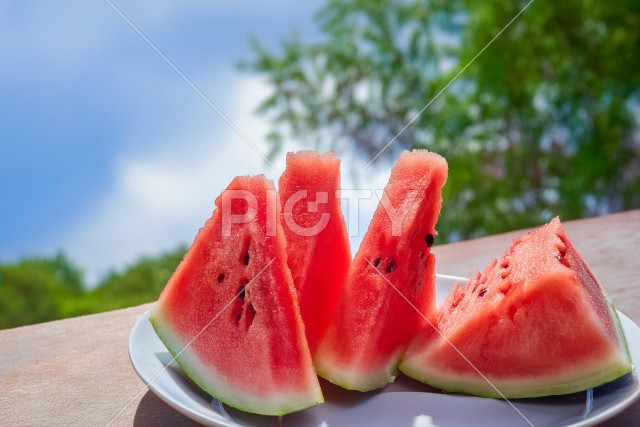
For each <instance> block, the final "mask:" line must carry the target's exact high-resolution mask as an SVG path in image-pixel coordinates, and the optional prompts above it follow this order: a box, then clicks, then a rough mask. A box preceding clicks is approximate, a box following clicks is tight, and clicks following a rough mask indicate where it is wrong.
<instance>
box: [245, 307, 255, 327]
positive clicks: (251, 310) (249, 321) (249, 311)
mask: <svg viewBox="0 0 640 427" xmlns="http://www.w3.org/2000/svg"><path fill="white" fill-rule="evenodd" d="M246 317H247V329H249V326H251V324H252V323H253V319H254V317H256V309H255V307H254V306H253V304H249V307H247V316H246Z"/></svg>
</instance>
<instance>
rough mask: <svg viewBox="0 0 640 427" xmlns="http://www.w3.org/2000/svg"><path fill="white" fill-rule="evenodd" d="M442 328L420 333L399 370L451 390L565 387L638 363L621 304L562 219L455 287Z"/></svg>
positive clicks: (442, 312)
mask: <svg viewBox="0 0 640 427" xmlns="http://www.w3.org/2000/svg"><path fill="white" fill-rule="evenodd" d="M435 327H436V328H438V330H439V331H440V332H439V333H438V332H437V331H436V330H435V328H433V327H431V326H427V327H426V328H425V330H424V331H423V332H422V333H420V334H418V335H417V336H416V338H415V339H414V340H413V342H412V343H411V346H410V347H409V349H408V350H407V352H406V354H405V355H404V357H403V360H402V362H401V364H400V369H401V370H402V371H403V372H404V373H406V374H407V375H409V376H411V377H414V378H416V379H418V380H420V381H423V382H425V383H427V384H429V385H431V386H434V387H437V388H441V389H444V390H448V391H459V392H464V393H469V394H476V395H481V396H488V397H507V398H520V397H537V396H546V395H557V394H567V393H573V392H577V391H580V390H584V389H587V388H591V387H595V386H598V385H601V384H604V383H606V382H609V381H611V380H613V379H615V378H618V377H620V376H622V375H624V374H625V373H627V372H629V371H631V369H632V367H631V361H630V356H629V353H628V350H627V348H626V343H625V339H624V334H623V332H622V329H621V327H620V324H619V322H618V318H617V315H616V313H615V310H614V309H613V307H612V304H611V302H610V301H608V299H607V297H606V293H605V292H604V291H603V289H602V287H601V286H600V285H599V284H598V282H597V280H596V278H595V276H594V275H593V273H592V272H591V270H590V269H589V267H588V266H587V264H586V263H585V261H584V260H583V259H582V257H581V256H580V254H579V253H578V251H577V250H576V248H575V247H574V245H573V244H572V243H571V241H570V240H569V237H568V236H567V234H566V233H565V231H564V229H563V227H562V225H561V224H560V221H559V219H558V218H555V219H553V220H552V221H551V222H550V223H549V224H547V225H545V226H543V227H542V228H540V229H537V230H535V231H532V232H530V233H528V234H526V235H525V236H523V237H521V238H518V239H516V240H514V242H513V245H512V246H511V248H509V249H508V250H507V251H506V252H505V253H504V254H503V255H502V257H501V258H500V259H498V260H494V261H493V262H492V263H491V264H490V265H489V266H488V267H487V268H486V269H485V270H484V272H483V273H482V274H480V273H478V274H476V275H475V276H474V277H472V278H471V279H470V280H469V281H468V282H467V284H466V285H465V286H464V287H461V286H459V285H456V286H455V287H454V289H453V290H452V291H451V293H450V294H449V296H448V298H447V300H446V301H445V302H444V303H443V304H442V306H441V307H439V309H438V311H437V314H436V320H435ZM461 354H462V355H464V357H462V356H461ZM465 358H466V359H465ZM478 371H479V372H481V373H482V375H483V376H484V378H483V377H482V376H481V375H480V374H479V373H478Z"/></svg>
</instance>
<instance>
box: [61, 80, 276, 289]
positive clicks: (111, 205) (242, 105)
mask: <svg viewBox="0 0 640 427" xmlns="http://www.w3.org/2000/svg"><path fill="white" fill-rule="evenodd" d="M233 86H234V91H233V92H234V93H233V96H234V99H235V100H236V103H235V107H234V110H233V111H231V112H229V117H230V118H231V120H232V121H233V122H234V123H235V124H236V125H237V126H238V127H239V128H240V129H242V131H243V132H244V133H245V134H246V135H247V136H248V137H249V138H250V139H251V140H252V141H253V142H254V143H255V144H256V145H258V146H260V147H261V148H262V149H263V150H264V151H266V147H264V143H262V142H261V141H262V140H263V138H262V137H263V135H264V133H265V132H266V123H265V122H264V121H263V120H261V119H259V118H257V117H255V116H254V115H253V109H254V108H255V102H256V101H255V100H256V99H260V98H259V97H260V96H261V95H260V93H261V91H264V89H263V88H262V87H261V86H260V85H259V84H258V83H257V82H256V81H254V80H251V79H237V80H236V81H235V82H233ZM249 94H251V95H252V96H249ZM256 96H258V98H256ZM198 107H200V108H202V106H201V105H199V106H198ZM205 108H206V107H205ZM211 114H212V115H215V112H213V111H211ZM193 125H194V124H193V123H188V124H187V127H183V126H181V127H178V128H176V130H175V132H173V133H172V137H171V138H170V139H169V138H168V139H167V140H165V141H159V143H157V144H155V146H157V149H156V150H155V151H153V152H148V153H146V154H144V155H137V156H128V157H123V158H121V159H119V161H118V162H117V166H116V173H115V177H116V178H115V181H114V183H113V185H112V187H111V188H110V189H109V190H108V191H107V193H106V194H105V195H104V196H102V197H100V198H99V199H98V200H97V201H96V202H95V203H94V204H93V205H92V206H91V207H90V208H89V209H88V210H87V211H86V213H85V214H84V215H83V216H82V217H81V218H80V220H79V221H77V222H76V223H75V224H74V226H73V227H72V229H70V230H68V231H67V233H65V235H63V236H60V237H61V239H60V241H63V242H65V243H64V249H65V251H67V252H68V253H69V255H70V256H71V257H72V259H74V260H76V261H77V262H78V263H79V264H80V265H81V266H82V267H83V268H84V269H85V271H86V272H87V276H88V277H87V278H88V281H89V282H90V283H95V282H96V281H97V280H98V279H99V277H100V275H101V274H104V273H105V272H106V271H108V270H109V269H112V268H122V267H124V266H125V265H127V264H128V263H131V262H133V261H135V259H137V258H138V257H139V256H141V255H155V254H157V253H159V252H162V251H166V250H169V249H173V248H175V247H176V246H177V245H178V244H179V243H181V242H182V243H190V242H191V240H192V239H193V237H194V236H195V234H196V232H197V230H198V228H199V227H200V226H201V225H202V224H203V223H204V221H205V220H206V219H207V218H208V217H209V216H210V215H211V212H212V210H213V206H214V205H213V201H214V199H215V197H216V196H217V195H218V194H219V193H220V191H222V190H223V189H224V188H225V187H226V186H227V185H228V184H229V182H230V181H231V180H232V179H233V177H235V176H236V175H244V174H257V173H265V174H266V175H267V176H269V177H270V178H277V176H278V175H279V171H274V170H272V169H271V168H270V167H269V166H268V165H266V164H265V163H264V161H263V160H262V158H261V157H260V156H259V155H258V154H257V153H256V152H254V151H253V149H252V148H250V147H249V146H248V145H247V144H246V143H245V142H244V141H243V140H242V139H241V138H240V137H239V136H238V135H237V134H236V133H235V132H234V131H233V130H232V129H231V128H230V127H227V126H225V125H219V126H216V128H214V129H212V128H211V127H210V126H207V123H200V125H199V126H198V127H195V128H194V127H192V126H193ZM213 141H226V143H223V144H220V143H214V142H213ZM143 145H144V146H147V145H148V144H143Z"/></svg>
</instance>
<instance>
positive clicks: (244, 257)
mask: <svg viewBox="0 0 640 427" xmlns="http://www.w3.org/2000/svg"><path fill="white" fill-rule="evenodd" d="M250 244H251V236H246V237H245V238H244V242H243V244H242V252H241V256H240V261H241V262H242V263H243V264H244V265H249V245H250Z"/></svg>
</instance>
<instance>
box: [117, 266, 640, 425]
mask: <svg viewBox="0 0 640 427" xmlns="http://www.w3.org/2000/svg"><path fill="white" fill-rule="evenodd" d="M460 280H464V279H461V278H456V277H451V276H441V275H438V276H437V278H436V292H437V297H438V298H437V299H438V300H439V301H440V300H442V299H443V298H444V297H445V296H446V295H447V294H448V292H449V290H450V289H451V286H452V285H453V283H454V282H456V281H460ZM619 316H620V321H621V322H622V327H623V328H624V331H625V334H626V337H627V342H628V344H629V349H630V351H631V356H632V358H633V364H634V366H640V328H639V327H638V326H637V325H636V324H634V323H633V322H632V321H631V320H630V319H629V318H627V317H626V316H624V315H623V314H621V313H619ZM129 356H130V357H131V363H132V364H133V368H134V369H135V370H136V372H137V373H138V375H139V376H140V378H142V380H143V381H144V382H145V383H146V384H147V385H148V386H149V388H150V389H151V390H152V391H153V392H154V393H155V394H157V395H158V397H160V399H162V400H163V401H164V402H166V403H167V404H168V405H170V406H172V407H173V408H175V409H176V410H178V411H180V412H182V413H183V414H184V415H186V416H188V417H190V418H192V419H194V420H196V421H199V422H201V423H203V424H208V425H215V426H225V427H237V426H278V425H280V424H279V420H278V418H277V417H265V416H259V415H253V414H247V413H244V412H241V411H238V410H235V409H233V408H230V407H228V406H225V405H222V404H221V403H220V402H219V401H218V400H216V399H212V398H211V397H210V396H209V395H208V394H207V393H205V392H204V391H202V390H200V388H198V386H197V385H195V384H194V383H193V382H192V381H191V380H190V379H189V378H188V377H187V376H186V375H185V374H184V373H183V372H182V370H181V369H180V367H179V366H178V365H177V364H176V363H175V362H174V361H172V357H171V355H170V354H169V352H168V351H167V349H166V348H165V346H164V345H163V344H162V342H161V341H160V340H159V339H158V337H157V335H156V333H155V331H154V330H153V328H152V326H151V323H150V322H149V312H146V313H145V314H144V315H143V316H142V317H141V318H140V319H139V320H138V321H137V322H136V324H135V326H134V327H133V330H132V331H131V336H130V337H129ZM321 386H322V390H323V393H324V397H325V403H324V404H322V405H318V406H315V407H313V408H310V409H307V410H304V411H301V412H297V413H294V414H290V415H286V416H284V417H283V420H282V425H284V426H285V427H286V426H321V425H323V423H324V425H325V426H328V427H337V426H354V425H366V426H412V425H414V420H415V418H416V417H418V416H420V415H428V416H430V417H431V418H432V420H433V423H434V424H435V425H437V426H438V427H445V426H462V425H473V426H484V425H486V426H518V425H522V426H526V425H529V424H528V423H527V421H526V420H524V418H523V417H522V416H521V415H519V414H518V413H517V412H516V411H515V410H514V409H513V408H512V407H511V406H510V405H509V404H508V403H507V402H506V401H503V400H499V399H487V398H481V397H473V396H465V395H460V394H445V393H442V392H439V391H437V390H435V389H431V388H429V387H427V386H425V385H423V384H421V383H418V382H416V381H413V380H411V379H409V378H407V377H406V376H403V375H401V376H399V377H398V379H397V380H396V382H395V383H393V384H391V385H389V386H388V387H386V388H384V389H383V390H379V391H374V392H369V393H359V392H350V391H347V390H343V389H341V388H339V387H336V386H334V385H332V384H330V383H328V382H326V381H322V382H321ZM638 395H640V381H639V379H638V374H637V372H636V370H634V371H633V372H631V373H630V374H627V375H625V376H624V377H622V378H619V379H617V380H615V381H613V382H611V383H609V384H606V385H603V386H601V387H597V388H595V389H593V391H592V392H589V391H585V392H581V393H574V394H571V395H567V396H554V397H545V398H537V399H519V400H512V401H511V403H512V404H513V405H515V406H516V407H517V408H518V410H519V411H520V412H521V413H522V414H523V415H524V416H525V417H526V418H527V419H528V420H529V421H530V422H531V423H533V424H534V425H535V426H536V427H540V426H554V427H555V426H588V425H594V424H596V423H599V422H602V421H604V420H606V419H607V418H610V417H612V416H613V415H615V414H617V413H618V412H620V411H622V410H623V409H624V408H626V407H628V406H629V405H631V403H632V402H633V401H634V400H635V399H636V398H637V397H638ZM590 396H592V398H591V397H590ZM421 425H424V424H421Z"/></svg>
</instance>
